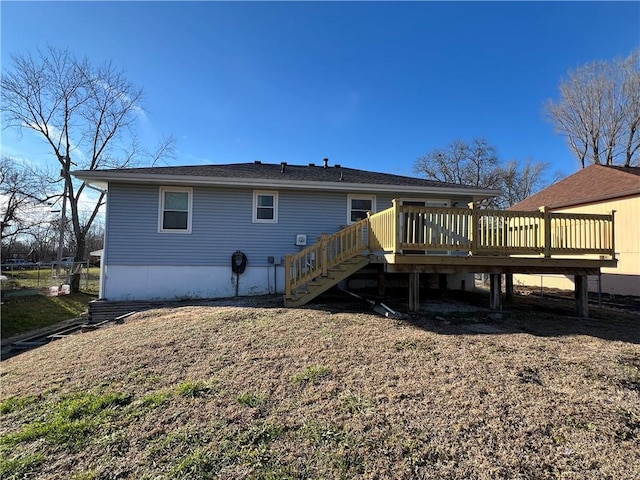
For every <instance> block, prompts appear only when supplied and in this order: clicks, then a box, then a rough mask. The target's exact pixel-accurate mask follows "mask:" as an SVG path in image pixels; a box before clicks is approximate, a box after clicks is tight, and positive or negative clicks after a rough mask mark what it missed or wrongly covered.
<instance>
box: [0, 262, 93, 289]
mask: <svg viewBox="0 0 640 480" xmlns="http://www.w3.org/2000/svg"><path fill="white" fill-rule="evenodd" d="M2 273H3V275H5V276H6V277H7V278H8V280H7V281H3V283H2V289H3V290H5V289H11V288H47V287H52V286H58V285H60V284H61V283H64V282H66V275H67V274H68V272H65V270H64V269H63V270H62V271H61V274H60V277H59V278H56V277H55V269H52V268H51V267H47V268H42V269H40V270H38V269H33V270H14V271H6V272H2ZM99 282H100V268H99V267H91V268H89V269H86V268H84V269H82V271H81V279H80V291H81V292H84V293H89V294H93V295H97V294H98V289H99V288H100V284H99Z"/></svg>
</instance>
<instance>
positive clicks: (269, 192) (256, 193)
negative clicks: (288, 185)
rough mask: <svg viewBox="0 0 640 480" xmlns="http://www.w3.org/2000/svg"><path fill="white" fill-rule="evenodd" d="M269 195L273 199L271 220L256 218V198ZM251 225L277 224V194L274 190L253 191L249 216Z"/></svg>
mask: <svg viewBox="0 0 640 480" xmlns="http://www.w3.org/2000/svg"><path fill="white" fill-rule="evenodd" d="M259 195H270V196H272V197H273V219H264V218H258V196H259ZM251 221H252V222H253V223H278V192H277V191H275V190H254V191H253V210H252V214H251Z"/></svg>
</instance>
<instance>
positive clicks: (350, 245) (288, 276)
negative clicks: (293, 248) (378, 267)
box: [284, 218, 369, 298]
mask: <svg viewBox="0 0 640 480" xmlns="http://www.w3.org/2000/svg"><path fill="white" fill-rule="evenodd" d="M368 229H369V220H368V219H366V218H365V219H363V220H360V221H358V222H356V223H354V224H353V225H349V226H348V227H346V228H343V229H342V230H340V231H338V232H336V233H334V234H332V235H326V234H323V235H322V236H320V237H319V238H318V241H317V242H316V243H314V244H313V245H311V246H309V247H307V248H305V249H304V250H301V251H299V252H298V253H295V254H293V255H286V256H285V263H284V266H285V296H286V298H291V296H292V293H293V291H294V290H295V289H296V288H298V287H300V286H302V285H304V284H305V283H307V282H310V281H311V280H313V279H314V278H317V277H320V276H327V274H328V272H329V269H331V268H333V267H335V266H337V265H340V264H341V263H343V262H346V261H347V260H349V259H350V258H353V257H355V256H356V255H360V254H361V253H363V252H365V251H366V250H367V249H368V248H369V245H368V240H367V236H368Z"/></svg>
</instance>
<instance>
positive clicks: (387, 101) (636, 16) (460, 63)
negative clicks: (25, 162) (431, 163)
mask: <svg viewBox="0 0 640 480" xmlns="http://www.w3.org/2000/svg"><path fill="white" fill-rule="evenodd" d="M0 9H1V10H0V13H1V27H2V33H1V42H2V43H1V61H2V67H3V68H7V67H9V66H10V55H11V54H13V53H27V52H30V51H35V49H36V48H38V47H40V48H43V47H45V46H46V45H47V44H50V45H53V46H56V47H60V48H68V49H69V50H70V51H71V52H73V53H75V54H76V55H78V56H87V57H88V58H89V60H90V61H91V62H92V63H94V64H96V65H97V64H100V63H103V62H105V61H109V60H110V61H112V62H113V63H114V64H115V65H117V66H119V67H121V68H123V69H124V70H125V72H126V75H127V77H128V78H129V80H130V81H131V82H133V83H134V84H135V85H137V86H139V87H142V88H144V90H145V95H146V100H145V102H144V104H143V107H144V109H145V111H146V115H145V116H144V120H142V121H141V123H140V125H139V132H140V134H141V136H142V139H143V140H144V141H146V142H148V143H149V144H153V143H155V142H156V140H157V139H158V138H159V137H160V136H161V135H163V134H166V135H169V134H173V135H174V136H175V137H176V138H177V145H176V147H177V156H176V159H175V160H173V161H172V162H171V163H172V164H182V165H191V164H204V163H235V162H251V161H253V160H262V161H263V162H281V161H287V162H289V163H296V164H305V163H309V162H316V163H318V164H319V163H321V161H322V158H324V157H329V158H330V161H331V163H332V164H333V163H340V164H342V165H343V166H348V167H352V168H362V169H369V170H376V171H381V172H389V173H397V174H412V169H413V164H414V162H415V160H416V158H418V157H419V156H421V155H423V154H425V153H426V152H428V151H430V150H432V149H433V148H436V147H443V146H445V145H446V144H448V143H449V142H451V141H452V140H455V139H466V140H472V139H473V138H476V137H485V138H487V140H488V141H489V143H491V144H493V145H495V146H496V147H497V148H498V151H499V154H500V156H501V158H502V159H504V160H511V159H519V160H524V159H526V158H532V159H533V160H535V161H545V162H549V163H551V164H552V165H553V170H554V171H556V172H562V173H563V174H570V173H573V172H575V171H576V170H577V169H578V168H579V165H578V162H577V161H576V160H575V159H574V157H573V155H572V154H571V152H570V150H569V148H568V147H567V146H566V143H565V140H564V139H563V138H562V137H560V136H558V135H557V134H555V133H554V130H553V126H552V125H551V124H550V123H548V122H547V121H546V120H545V118H544V115H543V103H544V102H545V100H547V99H549V98H552V97H556V96H557V92H558V84H559V81H560V79H561V78H562V77H563V76H564V75H566V74H567V71H568V70H569V69H572V68H576V67H578V66H580V65H583V64H584V63H587V62H590V61H593V60H599V59H604V60H610V59H613V58H614V57H616V56H627V55H629V53H630V52H631V50H632V49H634V48H636V47H638V46H639V45H640V3H639V2H620V3H617V2H586V3H582V2H567V3H560V2H532V3H529V2H494V3H489V2H446V3H439V2H406V3H399V2H277V3H271V2H231V3H227V2H11V1H2V3H1V4H0ZM2 151H3V154H5V155H7V154H8V155H14V156H21V157H24V158H27V159H29V160H33V161H36V162H39V161H47V160H51V157H48V156H47V149H46V145H44V144H43V143H42V142H40V141H38V140H36V139H34V138H32V137H30V136H23V137H22V138H20V137H19V136H17V135H15V133H14V132H13V131H9V130H5V131H3V132H2Z"/></svg>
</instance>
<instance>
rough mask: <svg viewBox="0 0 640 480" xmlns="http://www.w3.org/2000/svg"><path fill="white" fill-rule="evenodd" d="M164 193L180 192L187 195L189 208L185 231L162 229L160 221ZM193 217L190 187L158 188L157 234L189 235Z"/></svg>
mask: <svg viewBox="0 0 640 480" xmlns="http://www.w3.org/2000/svg"><path fill="white" fill-rule="evenodd" d="M165 192H181V193H184V192H186V193H188V194H189V206H188V210H187V228H186V230H179V229H176V228H162V220H163V217H164V194H165ZM192 217H193V188H191V187H160V192H159V199H158V233H177V234H182V235H184V234H190V233H191V218H192Z"/></svg>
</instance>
